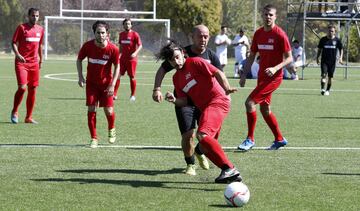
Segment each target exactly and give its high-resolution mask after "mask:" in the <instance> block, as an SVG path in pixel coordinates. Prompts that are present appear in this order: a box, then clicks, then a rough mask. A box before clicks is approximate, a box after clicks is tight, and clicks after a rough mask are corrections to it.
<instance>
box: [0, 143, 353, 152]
mask: <svg viewBox="0 0 360 211" xmlns="http://www.w3.org/2000/svg"><path fill="white" fill-rule="evenodd" d="M98 147H99V148H123V149H154V150H156V149H159V150H161V149H170V150H181V147H180V146H143V145H99V146H98ZM0 148H89V147H88V145H83V144H78V145H70V144H0ZM223 149H224V150H236V151H239V150H238V149H237V147H223ZM265 149H267V147H253V148H252V150H265ZM280 150H360V147H283V148H281V149H280Z"/></svg>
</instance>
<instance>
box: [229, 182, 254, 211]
mask: <svg viewBox="0 0 360 211" xmlns="http://www.w3.org/2000/svg"><path fill="white" fill-rule="evenodd" d="M224 197H225V201H226V203H227V204H228V205H229V206H232V207H241V206H244V205H245V204H246V203H247V202H248V201H249V199H250V191H249V189H248V187H247V186H246V185H245V184H244V183H242V182H232V183H230V184H229V185H228V186H226V189H225V192H224Z"/></svg>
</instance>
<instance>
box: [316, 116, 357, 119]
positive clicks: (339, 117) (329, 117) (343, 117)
mask: <svg viewBox="0 0 360 211" xmlns="http://www.w3.org/2000/svg"><path fill="white" fill-rule="evenodd" d="M315 118H316V119H360V117H345V116H321V117H315Z"/></svg>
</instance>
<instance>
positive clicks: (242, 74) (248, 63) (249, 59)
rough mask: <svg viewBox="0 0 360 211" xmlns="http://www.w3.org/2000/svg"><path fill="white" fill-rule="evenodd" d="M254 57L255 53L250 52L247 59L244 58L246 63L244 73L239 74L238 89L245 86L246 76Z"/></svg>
mask: <svg viewBox="0 0 360 211" xmlns="http://www.w3.org/2000/svg"><path fill="white" fill-rule="evenodd" d="M255 56H256V53H255V52H252V51H251V52H250V55H249V57H248V58H246V60H247V62H246V63H245V67H244V72H243V73H241V75H240V81H239V84H240V87H244V86H245V82H246V75H247V74H248V73H249V72H250V71H251V65H252V63H253V62H254V60H255Z"/></svg>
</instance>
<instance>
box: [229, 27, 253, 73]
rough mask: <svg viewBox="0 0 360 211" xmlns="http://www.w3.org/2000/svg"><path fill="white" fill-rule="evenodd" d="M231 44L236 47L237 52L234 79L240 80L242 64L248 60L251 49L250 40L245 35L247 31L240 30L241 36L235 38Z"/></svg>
mask: <svg viewBox="0 0 360 211" xmlns="http://www.w3.org/2000/svg"><path fill="white" fill-rule="evenodd" d="M231 44H232V45H233V46H234V51H235V67H234V78H238V77H239V76H240V74H239V73H240V70H242V69H243V66H242V63H243V61H244V60H245V59H246V54H247V52H248V49H249V48H250V44H249V39H248V38H247V36H246V35H245V29H243V28H240V29H239V34H237V35H236V36H235V38H234V39H233V41H231Z"/></svg>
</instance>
